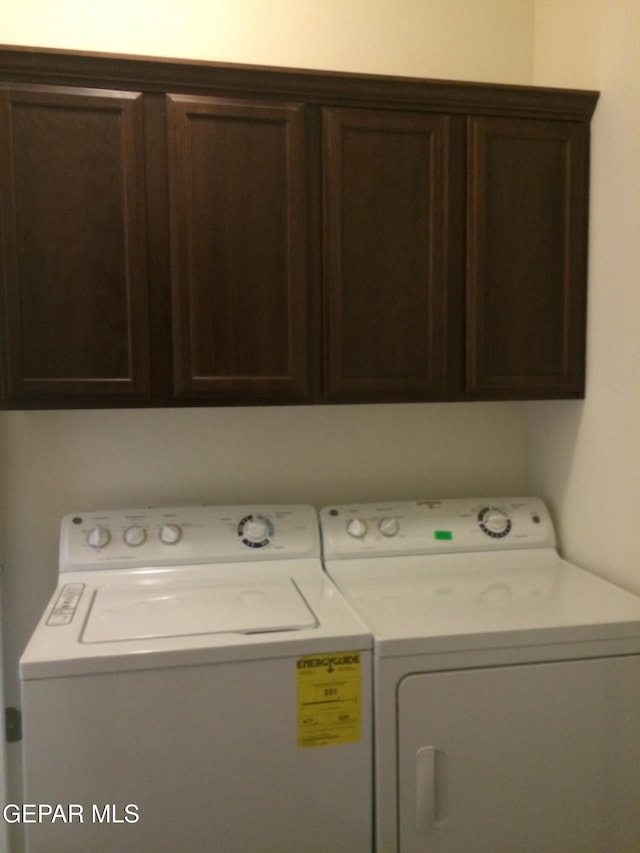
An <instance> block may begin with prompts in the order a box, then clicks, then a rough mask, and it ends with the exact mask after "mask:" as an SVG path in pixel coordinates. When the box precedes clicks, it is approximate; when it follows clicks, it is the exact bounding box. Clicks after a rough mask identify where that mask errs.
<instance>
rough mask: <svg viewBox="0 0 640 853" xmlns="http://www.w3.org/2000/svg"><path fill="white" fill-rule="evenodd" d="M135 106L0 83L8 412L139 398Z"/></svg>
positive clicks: (141, 287)
mask: <svg viewBox="0 0 640 853" xmlns="http://www.w3.org/2000/svg"><path fill="white" fill-rule="evenodd" d="M142 136H143V115H142V95H141V94H140V93H138V92H113V91H108V90H97V89H96V90H92V89H80V88H77V89H72V88H62V87H51V86H43V85H26V86H21V85H6V84H0V163H1V164H2V165H1V166H0V193H1V202H2V222H1V225H2V231H1V237H2V257H3V264H2V268H1V269H2V307H3V314H4V316H3V325H2V355H3V368H4V369H3V380H4V381H3V391H4V398H5V400H6V401H7V402H8V403H9V404H19V403H29V402H30V401H42V402H43V403H45V404H46V403H47V402H51V403H55V402H57V401H63V400H64V401H67V402H69V403H72V402H73V401H75V400H83V399H86V398H92V399H95V400H97V401H99V400H101V399H109V398H112V397H117V398H119V399H122V400H123V401H126V400H131V401H141V400H144V399H147V398H148V396H149V390H150V389H149V355H148V351H149V329H148V321H147V300H148V280H147V269H146V252H147V242H146V234H145V194H144V187H145V180H144V160H143V150H142Z"/></svg>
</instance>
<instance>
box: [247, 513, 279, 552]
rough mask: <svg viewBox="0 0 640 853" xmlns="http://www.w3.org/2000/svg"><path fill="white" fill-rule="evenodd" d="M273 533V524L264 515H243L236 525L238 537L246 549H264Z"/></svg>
mask: <svg viewBox="0 0 640 853" xmlns="http://www.w3.org/2000/svg"><path fill="white" fill-rule="evenodd" d="M273 532H274V527H273V522H272V521H271V519H270V518H267V516H266V515H257V514H256V515H245V517H244V518H243V519H241V520H240V522H239V524H238V536H239V537H240V538H241V539H242V543H243V544H244V545H246V546H247V548H264V547H265V546H266V545H268V544H269V542H270V541H271V537H272V536H273Z"/></svg>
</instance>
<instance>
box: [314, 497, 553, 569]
mask: <svg viewBox="0 0 640 853" xmlns="http://www.w3.org/2000/svg"><path fill="white" fill-rule="evenodd" d="M320 524H321V529H322V540H323V551H324V556H325V558H326V559H336V558H340V559H344V558H349V557H361V556H366V555H371V556H384V555H387V556H391V555H394V556H395V555H397V556H402V555H409V554H443V553H459V552H469V551H474V552H477V551H496V550H501V551H502V550H512V549H515V548H553V547H555V536H554V532H553V524H552V522H551V517H550V515H549V512H548V510H547V508H546V506H545V505H544V503H543V502H542V501H541V500H540V499H539V498H514V497H509V498H459V499H458V498H453V499H445V500H424V501H394V502H390V503H382V502H381V503H369V504H345V505H341V506H332V507H331V506H330V507H324V508H323V509H322V510H321V511H320Z"/></svg>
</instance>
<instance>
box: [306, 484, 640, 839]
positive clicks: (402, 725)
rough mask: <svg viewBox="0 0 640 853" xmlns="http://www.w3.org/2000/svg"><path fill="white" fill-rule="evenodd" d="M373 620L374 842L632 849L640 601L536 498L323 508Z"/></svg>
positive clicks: (336, 552) (351, 589)
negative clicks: (584, 562) (587, 557)
mask: <svg viewBox="0 0 640 853" xmlns="http://www.w3.org/2000/svg"><path fill="white" fill-rule="evenodd" d="M321 527H322V534H323V547H324V552H325V567H326V570H327V572H328V573H329V575H330V576H331V577H332V578H333V579H334V580H335V581H336V582H337V584H338V586H339V587H340V589H341V590H342V591H343V593H344V594H345V595H346V597H347V598H348V599H349V600H350V601H351V602H352V603H353V604H354V606H355V607H356V608H357V610H358V611H359V612H360V614H361V615H362V616H363V618H364V619H365V621H366V622H367V624H368V625H369V627H370V628H371V630H372V632H373V635H374V730H375V738H374V766H375V770H374V778H375V815H376V818H375V821H376V846H375V849H376V851H378V853H398V851H399V853H427V851H428V853H463V851H464V853H551V851H553V853H622V852H623V851H624V853H632V851H634V852H635V853H637V851H640V598H638V597H636V596H634V595H632V594H631V593H628V592H626V591H624V590H622V589H619V588H617V587H616V586H614V585H612V584H610V583H608V582H606V581H604V580H602V579H600V578H598V577H596V576H595V575H593V574H591V573H589V572H586V571H584V570H582V569H580V568H578V567H576V566H574V565H571V564H570V563H568V562H566V561H565V560H563V559H562V558H561V557H560V556H559V554H558V552H557V550H556V547H555V538H554V531H553V526H552V522H551V519H550V517H549V514H548V512H547V510H546V508H545V506H544V505H543V503H542V502H541V501H539V500H536V499H533V498H523V499H515V498H501V499H477V500H442V501H419V502H411V503H410V502H405V503H387V504H383V503H380V504H367V505H351V506H334V507H327V508H324V509H323V510H322V511H321Z"/></svg>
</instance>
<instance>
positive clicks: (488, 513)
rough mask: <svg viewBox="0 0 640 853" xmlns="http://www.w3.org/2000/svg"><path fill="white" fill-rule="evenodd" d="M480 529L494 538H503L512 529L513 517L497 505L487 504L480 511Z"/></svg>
mask: <svg viewBox="0 0 640 853" xmlns="http://www.w3.org/2000/svg"><path fill="white" fill-rule="evenodd" d="M478 522H479V523H480V529H481V530H482V531H483V533H486V534H487V536H491V538H492V539H502V538H503V537H504V536H506V535H507V534H508V533H509V531H510V530H511V519H510V518H509V516H508V515H507V513H506V512H505V511H504V510H503V509H500V507H496V506H485V507H483V508H482V509H481V510H480V512H479V513H478Z"/></svg>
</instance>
